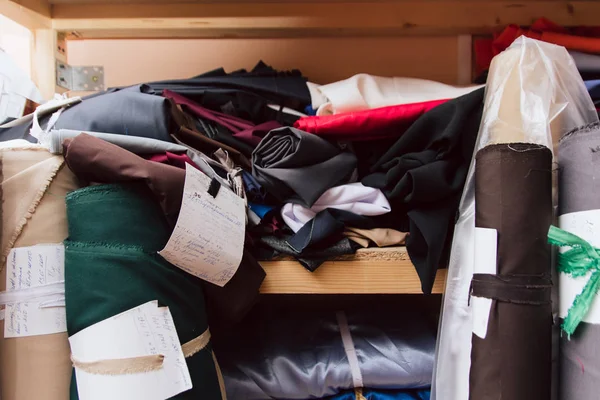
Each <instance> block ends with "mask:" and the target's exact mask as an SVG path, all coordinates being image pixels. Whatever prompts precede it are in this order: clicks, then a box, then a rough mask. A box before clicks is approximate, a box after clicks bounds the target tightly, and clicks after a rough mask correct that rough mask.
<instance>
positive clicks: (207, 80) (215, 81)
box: [147, 61, 311, 122]
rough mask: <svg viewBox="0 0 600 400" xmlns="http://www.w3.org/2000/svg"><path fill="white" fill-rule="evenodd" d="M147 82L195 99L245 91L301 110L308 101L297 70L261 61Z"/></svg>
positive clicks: (158, 88) (157, 89) (156, 88)
mask: <svg viewBox="0 0 600 400" xmlns="http://www.w3.org/2000/svg"><path fill="white" fill-rule="evenodd" d="M147 85H148V86H149V87H150V88H151V89H152V90H154V91H155V92H157V93H160V92H162V91H163V90H165V89H168V90H171V91H173V92H176V93H180V94H183V95H185V96H187V97H189V98H191V99H193V100H194V101H197V102H198V98H199V97H200V98H201V97H203V96H204V95H210V94H220V95H221V98H222V99H223V100H224V99H226V98H230V99H231V98H235V97H236V94H238V93H248V94H255V95H258V96H261V97H262V98H264V99H265V100H266V101H268V102H272V103H274V104H277V105H280V106H285V107H290V108H294V109H297V110H303V109H304V107H306V106H307V105H309V104H310V103H311V99H310V92H309V91H308V87H307V85H306V78H305V77H303V76H302V73H301V72H300V71H298V70H292V71H277V70H275V69H273V68H272V67H270V66H268V65H267V64H265V63H263V62H262V61H260V62H259V63H258V64H257V65H256V66H255V67H254V68H253V69H252V70H251V71H246V70H239V71H234V72H231V73H229V74H228V73H226V72H225V71H224V70H223V69H222V68H220V69H217V70H214V71H210V72H207V73H205V74H202V75H198V76H196V77H193V78H190V79H177V80H166V81H160V82H151V83H148V84H147ZM200 103H201V104H203V105H205V104H204V103H203V102H201V101H200ZM210 108H212V107H210ZM271 120H272V119H271ZM262 122H264V121H262Z"/></svg>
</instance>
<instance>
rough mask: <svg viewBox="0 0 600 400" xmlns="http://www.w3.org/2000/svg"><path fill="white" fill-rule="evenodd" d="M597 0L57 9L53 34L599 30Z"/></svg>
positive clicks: (67, 5) (73, 5)
mask: <svg viewBox="0 0 600 400" xmlns="http://www.w3.org/2000/svg"><path fill="white" fill-rule="evenodd" d="M599 12H600V2H594V1H585V0H580V1H561V0H538V1H532V0H526V1H524V0H521V1H506V0H494V1H484V0H452V1H450V0H437V1H422V0H421V1H418V0H396V1H382V2H367V1H364V0H363V1H362V2H361V1H359V2H355V1H348V2H344V3H343V4H341V3H340V2H328V1H327V2H317V3H311V4H309V5H307V4H306V2H302V1H294V2H289V1H285V2H247V1H243V2H240V3H232V2H229V1H227V2H218V3H174V4H171V3H168V4H165V3H162V2H155V1H151V2H148V3H145V4H131V3H128V2H124V3H118V4H115V3H112V4H106V3H94V4H88V3H87V2H80V1H75V2H68V1H61V2H60V3H57V4H53V5H52V23H53V27H54V29H56V30H58V31H61V32H75V36H76V37H79V38H84V39H86V38H88V39H91V38H127V37H129V38H131V37H136V38H158V37H304V36H354V35H360V36H377V35H386V36H389V35H455V34H480V33H489V32H492V31H497V30H499V29H502V28H503V27H504V26H506V25H507V24H510V23H516V24H520V25H529V24H531V22H532V21H533V20H535V19H537V18H539V17H542V16H544V17H546V18H549V19H551V20H553V21H554V22H556V23H558V24H561V25H566V26H573V25H597V24H598V22H597V18H596V16H597V15H598V14H599Z"/></svg>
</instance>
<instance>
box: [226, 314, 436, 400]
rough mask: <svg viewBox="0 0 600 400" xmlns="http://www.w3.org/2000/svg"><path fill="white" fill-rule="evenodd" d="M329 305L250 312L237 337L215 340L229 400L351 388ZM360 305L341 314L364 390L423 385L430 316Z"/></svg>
mask: <svg viewBox="0 0 600 400" xmlns="http://www.w3.org/2000/svg"><path fill="white" fill-rule="evenodd" d="M327 308H328V307H327V305H325V304H323V307H322V308H321V310H319V311H317V310H314V309H311V310H298V309H294V310H286V312H285V314H281V313H280V312H272V313H269V312H268V311H265V310H261V312H253V313H252V314H251V315H250V316H249V317H250V318H247V319H246V321H245V323H244V324H243V325H242V326H241V327H240V328H239V329H238V330H237V332H232V334H231V336H230V337H228V338H226V339H225V340H222V341H220V342H215V344H214V346H215V352H216V354H217V358H218V360H219V363H220V365H221V369H222V371H223V376H224V380H225V387H226V390H227V397H228V398H229V399H231V400H237V399H244V400H259V399H260V400H265V399H320V398H322V397H325V396H330V395H334V394H337V393H339V392H341V391H342V390H344V389H351V388H353V380H352V373H351V370H350V365H349V362H348V357H347V356H346V351H345V350H344V344H343V342H342V338H341V333H340V325H339V323H338V318H337V315H336V312H332V311H329V310H327ZM329 308H331V307H329ZM362 308H363V310H360V311H357V310H356V308H354V307H353V308H351V309H350V308H349V309H347V310H345V314H346V317H347V321H348V327H349V332H350V334H351V337H352V340H353V342H354V348H355V350H356V356H357V358H358V364H359V368H360V373H361V375H362V382H363V385H364V386H365V387H369V388H378V389H384V388H386V389H411V388H426V387H429V386H430V384H431V376H432V371H433V353H434V348H435V333H436V331H435V324H433V323H431V322H430V320H429V316H428V315H426V313H425V312H419V311H417V310H414V309H411V310H410V311H409V310H406V309H400V310H398V308H397V307H396V308H394V307H390V306H388V307H386V306H385V303H382V304H380V305H379V306H378V307H377V308H376V309H371V308H369V307H362ZM421 311H422V310H421Z"/></svg>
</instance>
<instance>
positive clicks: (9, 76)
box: [0, 49, 44, 122]
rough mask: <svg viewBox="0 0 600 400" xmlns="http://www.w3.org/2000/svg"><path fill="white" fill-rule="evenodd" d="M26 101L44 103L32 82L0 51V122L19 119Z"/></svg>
mask: <svg viewBox="0 0 600 400" xmlns="http://www.w3.org/2000/svg"><path fill="white" fill-rule="evenodd" d="M26 99H29V100H31V101H34V102H36V103H42V102H43V101H44V99H43V98H42V95H41V93H40V91H39V90H38V88H37V87H36V86H35V84H34V83H33V81H32V80H31V79H30V78H29V77H28V76H27V75H26V74H25V73H24V72H23V71H21V69H20V68H19V67H18V66H17V64H16V63H15V62H14V61H13V60H12V58H10V56H9V55H8V54H6V53H5V52H4V51H3V50H2V49H0V122H2V121H4V120H5V119H7V118H19V117H21V115H22V114H23V110H24V109H25V102H26Z"/></svg>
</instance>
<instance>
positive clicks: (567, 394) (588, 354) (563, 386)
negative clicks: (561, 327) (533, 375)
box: [559, 322, 600, 400]
mask: <svg viewBox="0 0 600 400" xmlns="http://www.w3.org/2000/svg"><path fill="white" fill-rule="evenodd" d="M599 343H600V325H595V324H589V323H586V322H581V323H580V324H579V326H578V327H577V330H576V331H575V333H574V334H573V336H571V340H568V339H567V338H566V336H563V337H562V338H561V363H560V383H559V391H560V397H559V398H560V399H561V400H590V399H597V398H598V391H599V390H600V367H599V365H600V345H599Z"/></svg>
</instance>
